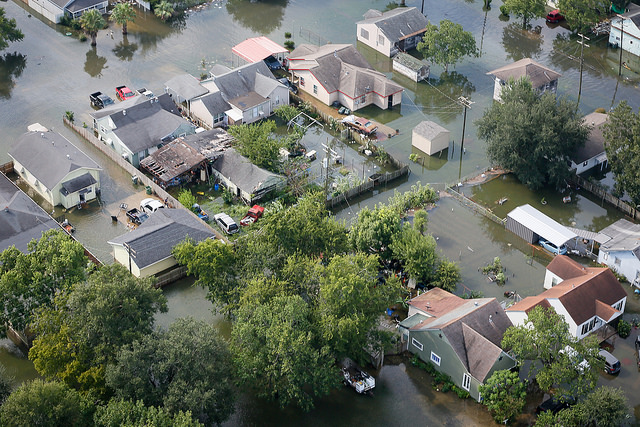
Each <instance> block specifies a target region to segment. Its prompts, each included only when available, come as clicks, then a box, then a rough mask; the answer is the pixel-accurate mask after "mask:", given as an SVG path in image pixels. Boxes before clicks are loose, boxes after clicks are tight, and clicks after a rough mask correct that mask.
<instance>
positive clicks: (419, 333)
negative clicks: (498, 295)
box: [400, 288, 515, 400]
mask: <svg viewBox="0 0 640 427" xmlns="http://www.w3.org/2000/svg"><path fill="white" fill-rule="evenodd" d="M510 326H511V321H509V318H508V317H507V315H506V314H505V312H504V310H503V309H502V307H501V306H500V304H499V303H498V301H497V300H496V299H495V298H477V299H463V298H460V297H458V296H456V295H453V294H451V293H449V292H447V291H445V290H443V289H440V288H433V289H431V290H429V291H427V292H425V293H423V294H422V295H419V296H417V297H415V298H413V299H412V300H411V301H410V302H409V317H407V318H406V319H405V320H403V321H402V322H401V323H400V331H402V340H403V342H404V343H406V345H407V346H408V350H409V351H410V352H411V353H414V354H417V355H418V357H420V359H422V360H423V361H425V362H430V363H432V364H433V365H434V367H435V368H436V370H438V371H441V372H444V373H446V374H447V375H449V376H450V377H451V380H452V381H453V382H454V383H455V384H456V385H457V386H459V387H462V388H463V389H464V390H467V391H468V392H469V394H470V395H471V397H473V398H474V399H476V400H480V392H479V391H478V387H479V386H480V385H481V384H483V383H484V381H485V380H486V379H487V378H489V377H490V376H491V375H492V374H493V373H494V372H495V371H498V370H502V369H511V368H513V367H514V366H515V361H514V360H513V359H512V358H511V356H509V355H508V354H507V353H505V352H504V351H502V348H501V347H500V343H501V341H502V336H503V334H504V332H505V331H506V330H507V328H508V327H510Z"/></svg>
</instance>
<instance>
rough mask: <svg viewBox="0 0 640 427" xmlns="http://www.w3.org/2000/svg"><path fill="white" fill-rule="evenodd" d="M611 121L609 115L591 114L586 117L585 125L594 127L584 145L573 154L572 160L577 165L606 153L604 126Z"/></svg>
mask: <svg viewBox="0 0 640 427" xmlns="http://www.w3.org/2000/svg"><path fill="white" fill-rule="evenodd" d="M608 119H609V115H608V114H604V113H591V114H587V115H586V116H584V122H585V125H588V126H592V127H593V128H592V129H591V132H589V136H588V137H587V140H586V141H585V143H584V145H582V146H580V147H579V148H578V149H577V150H576V152H575V153H574V154H573V157H572V160H573V162H574V163H576V164H580V163H582V162H584V161H585V160H589V159H591V158H593V157H595V156H597V155H598V154H602V153H604V136H603V134H602V131H603V127H602V126H603V125H604V124H605V123H606V122H607V120H608Z"/></svg>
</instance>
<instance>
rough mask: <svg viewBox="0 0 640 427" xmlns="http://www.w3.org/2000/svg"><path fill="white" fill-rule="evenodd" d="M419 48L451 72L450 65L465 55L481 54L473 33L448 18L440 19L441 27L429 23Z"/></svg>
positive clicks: (431, 59) (427, 57)
mask: <svg viewBox="0 0 640 427" xmlns="http://www.w3.org/2000/svg"><path fill="white" fill-rule="evenodd" d="M417 49H418V51H419V52H420V53H422V55H423V56H424V57H425V58H426V59H428V60H430V61H432V62H434V63H435V64H438V65H440V66H442V67H444V71H445V73H448V72H449V65H455V64H456V63H458V62H459V61H460V60H461V59H462V58H464V57H465V56H475V57H477V56H478V55H479V52H478V48H477V47H476V40H475V39H474V38H473V34H471V33H470V32H468V31H464V28H462V25H460V24H455V23H453V22H451V21H449V20H448V19H444V20H442V21H440V28H438V27H437V26H435V25H433V24H431V23H428V24H427V30H426V32H425V33H424V37H423V38H422V41H421V42H420V43H418V46H417Z"/></svg>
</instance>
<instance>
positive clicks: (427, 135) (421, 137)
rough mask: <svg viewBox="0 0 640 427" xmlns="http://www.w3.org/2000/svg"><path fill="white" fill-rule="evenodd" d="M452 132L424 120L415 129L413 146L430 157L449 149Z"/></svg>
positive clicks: (412, 137)
mask: <svg viewBox="0 0 640 427" xmlns="http://www.w3.org/2000/svg"><path fill="white" fill-rule="evenodd" d="M450 135H451V132H449V131H448V130H447V129H445V128H443V127H442V126H440V125H439V124H437V123H435V122H431V121H429V120H424V121H422V122H420V123H419V124H418V126H416V127H414V128H413V132H412V135H411V145H413V146H414V147H416V148H417V149H418V150H420V151H422V152H423V153H426V154H428V155H430V156H432V155H434V154H435V153H437V152H439V151H442V150H444V149H445V148H448V147H449V137H450Z"/></svg>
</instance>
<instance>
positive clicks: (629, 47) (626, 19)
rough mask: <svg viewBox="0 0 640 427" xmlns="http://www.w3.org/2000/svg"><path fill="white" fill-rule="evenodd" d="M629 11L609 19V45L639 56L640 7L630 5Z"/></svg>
mask: <svg viewBox="0 0 640 427" xmlns="http://www.w3.org/2000/svg"><path fill="white" fill-rule="evenodd" d="M628 9H629V11H628V12H627V13H624V14H622V15H618V16H616V17H613V18H611V31H610V32H609V44H610V45H612V46H618V47H620V46H622V50H626V51H627V52H629V53H631V54H633V55H636V56H640V6H637V5H635V4H633V3H630V4H629V6H628Z"/></svg>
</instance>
